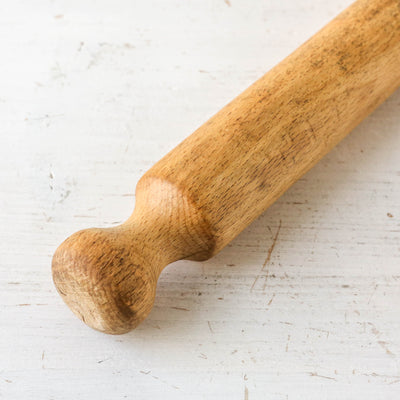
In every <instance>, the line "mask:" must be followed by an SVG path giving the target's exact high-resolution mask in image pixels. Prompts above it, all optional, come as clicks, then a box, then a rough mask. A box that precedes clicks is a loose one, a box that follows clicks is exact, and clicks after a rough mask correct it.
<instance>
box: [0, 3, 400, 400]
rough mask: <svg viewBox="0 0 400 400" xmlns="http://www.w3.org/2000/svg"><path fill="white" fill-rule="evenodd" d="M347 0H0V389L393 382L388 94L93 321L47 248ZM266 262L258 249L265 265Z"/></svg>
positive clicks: (380, 390) (114, 393)
mask: <svg viewBox="0 0 400 400" xmlns="http://www.w3.org/2000/svg"><path fill="white" fill-rule="evenodd" d="M349 3H350V1H347V0H330V1H329V2H326V1H323V0H302V1H296V0H282V1H279V2H277V1H273V0H253V1H251V2H250V1H246V0H229V1H228V0H225V1H224V0H218V1H217V0H198V1H196V0H186V1H181V0H147V1H138V0H133V1H132V0H114V1H108V0H98V1H94V0H93V1H91V0H84V1H82V0H52V1H50V0H37V1H31V0H23V1H21V0H14V1H12V2H5V1H2V2H1V3H0V48H1V62H0V88H1V90H0V130H1V135H0V187H1V192H0V193H1V194H0V243H1V244H0V324H1V325H0V399H7V400H8V399H12V400H14V399H16V400H19V399H21V400H22V399H24V400H25V399H46V400H47V399H68V400H70V399H124V398H126V399H232V400H236V399H250V400H253V399H273V400H275V399H276V400H281V399H282V400H286V399H319V400H320V399H374V400H376V399H385V400H387V399H398V398H399V395H400V334H399V332H400V157H399V149H400V112H399V110H400V93H397V94H395V95H394V96H392V98H390V99H389V100H388V101H387V102H386V103H385V104H384V105H383V106H382V107H381V108H380V109H379V110H378V111H376V112H375V113H374V114H373V115H372V116H371V117H369V118H368V119H367V120H366V121H365V122H363V123H362V124H361V125H360V126H359V127H358V128H357V129H356V131H355V132H354V133H353V134H352V135H351V136H350V137H348V138H347V139H346V140H345V141H344V142H342V144H340V145H339V146H338V147H337V148H336V149H335V150H334V151H333V152H332V153H331V154H330V155H328V156H327V157H326V158H325V159H324V160H323V161H322V162H320V163H319V164H318V165H317V166H316V168H314V169H313V170H312V171H311V172H310V173H309V174H307V175H306V176H305V177H304V178H303V179H301V181H299V182H298V183H297V184H296V185H295V186H294V187H293V188H292V189H290V190H289V192H287V193H286V194H285V195H284V196H283V197H282V198H281V199H280V200H279V201H278V202H277V203H276V204H275V205H273V206H272V207H271V208H270V209H269V210H268V211H267V212H266V213H265V214H264V215H262V216H261V217H260V218H259V219H258V220H257V221H256V222H255V223H254V224H253V225H252V226H250V227H249V228H248V229H247V230H246V231H245V232H243V233H242V234H241V235H240V236H239V237H238V238H237V239H236V240H235V241H234V242H233V243H232V244H231V245H229V246H228V247H227V248H226V249H225V250H223V251H222V252H221V253H220V254H219V255H218V256H216V257H215V258H213V259H212V260H209V261H207V262H204V263H195V262H188V261H182V262H178V263H176V264H174V265H171V266H169V267H168V268H167V269H166V270H165V271H164V272H163V274H162V276H161V278H160V282H159V287H158V293H157V298H156V304H155V307H154V310H153V312H152V313H151V315H150V317H149V318H148V319H147V320H146V321H145V322H144V323H143V324H142V325H141V326H140V327H139V328H138V329H137V330H136V331H134V332H132V333H130V334H127V335H124V336H119V337H118V336H114V337H113V336H107V335H104V334H101V333H98V332H95V331H93V330H91V329H89V328H87V327H86V326H85V325H84V324H83V323H81V322H80V321H79V320H78V319H77V318H75V316H73V315H72V313H71V312H70V311H69V310H68V309H67V308H66V306H65V305H64V303H63V302H62V300H61V299H60V298H59V296H58V295H57V293H56V290H55V288H54V287H53V284H52V281H51V273H50V262H51V256H52V253H53V252H54V250H55V248H56V247H57V245H58V244H59V243H60V242H61V241H62V240H63V239H64V238H66V237H67V236H68V235H69V234H71V233H73V232H74V231H76V230H78V229H81V228H85V227H90V226H112V225H114V224H117V223H119V222H121V221H123V220H124V219H125V218H126V217H127V216H128V215H129V214H130V212H131V210H132V209H133V203H134V196H133V194H132V193H133V191H134V187H135V183H136V182H137V180H138V179H139V177H140V176H141V175H142V174H143V172H144V171H145V170H147V169H148V168H149V167H150V166H151V165H152V164H153V163H154V162H156V161H157V160H158V159H159V158H160V157H161V156H162V155H164V154H165V153H166V152H167V151H168V150H170V149H171V148H172V147H174V146H175V145H176V144H177V143H179V142H180V141H181V140H182V139H183V138H184V137H186V136H187V135H188V134H190V133H191V132H192V131H193V130H194V129H195V128H196V127H198V126H199V125H200V124H201V123H202V122H204V121H205V120H206V119H207V118H208V117H209V116H211V115H212V114H213V113H214V112H216V111H217V110H218V109H219V108H220V107H222V106H223V105H224V104H225V103H227V102H228V101H229V100H231V99H232V98H233V97H234V96H235V95H237V94H238V93H240V92H241V91H242V90H243V89H245V88H246V87H247V86H248V85H249V84H250V83H252V82H253V81H254V80H255V79H256V78H258V77H260V76H261V75H262V74H263V73H264V72H265V71H267V70H268V69H269V68H270V67H272V66H273V65H274V64H276V63H277V62H278V61H279V60H280V59H282V58H283V57H284V56H286V55H287V54H288V53H290V52H291V51H292V50H294V49H295V48H296V47H297V46H298V45H300V44H301V43H302V42H303V41H304V40H306V39H307V38H308V37H309V36H310V35H311V34H313V33H314V32H316V31H317V30H318V29H319V28H320V27H322V26H323V25H324V24H325V23H326V22H328V21H329V20H330V19H331V18H332V17H333V16H334V15H336V14H337V13H338V12H339V11H341V10H342V9H344V8H345V7H346V6H347V5H348V4H349ZM263 265H264V267H263Z"/></svg>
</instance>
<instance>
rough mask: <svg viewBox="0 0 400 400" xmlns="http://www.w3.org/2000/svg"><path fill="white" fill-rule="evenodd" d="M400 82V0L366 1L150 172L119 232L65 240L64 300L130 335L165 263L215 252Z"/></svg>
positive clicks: (59, 281)
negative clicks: (131, 212)
mask: <svg viewBox="0 0 400 400" xmlns="http://www.w3.org/2000/svg"><path fill="white" fill-rule="evenodd" d="M399 85H400V1H399V0H367V1H366V0H359V1H357V2H356V3H354V4H353V5H352V6H350V7H349V8H348V9H347V10H345V11H344V12H343V13H341V14H340V15H339V16H338V17H337V18H335V19H334V20H333V21H332V22H330V23H329V24H328V25H327V26H326V27H325V28H324V29H322V30H321V31H320V32H318V33H317V34H316V35H315V36H313V37H312V38H311V39H310V40H308V41H307V42H306V43H305V44H304V45H302V46H301V47H300V48H299V49H298V50H296V51H295V52H294V53H293V54H291V55H290V56H289V57H287V58H286V59H285V60H283V61H282V62H281V63H280V64H278V65H277V66H276V67H275V68H273V69H272V70H271V71H270V72H268V73H267V74H266V75H264V76H263V77H262V78H261V79H259V80H258V81H257V82H256V83H254V84H253V85H252V86H251V87H249V88H248V89H247V90H245V91H244V92H243V93H242V94H241V95H239V96H238V97H237V98H236V99H235V100H233V101H232V102H231V103H229V104H228V105H227V106H226V107H224V108H223V109H222V110H221V111H220V112H219V113H217V114H216V115H215V116H214V117H212V118H211V119H210V120H209V121H208V122H206V123H205V124H204V125H203V126H201V127H200V128H199V129H198V130H197V131H196V132H194V133H193V134H192V135H191V136H189V137H188V138H187V139H186V140H184V141H183V142H182V143H181V144H180V145H178V146H177V147H176V148H175V149H174V150H172V151H171V152H170V153H169V154H167V155H166V156H165V157H164V158H163V159H162V160H160V161H159V162H158V163H157V164H155V165H154V166H153V167H152V168H151V169H150V170H149V171H148V172H147V173H146V174H145V175H144V176H143V177H142V178H141V179H140V181H139V183H138V185H137V188H136V205H135V210H134V212H133V214H132V216H131V217H130V218H129V219H128V220H127V221H126V222H125V223H124V224H122V225H120V226H118V227H115V228H110V229H88V230H84V231H80V232H77V233H75V234H74V235H72V236H71V237H70V238H68V239H67V240H66V241H65V242H64V243H62V244H61V246H60V247H59V248H58V249H57V251H56V253H55V255H54V258H53V266H52V268H53V278H54V282H55V284H56V287H57V289H58V291H59V293H60V294H61V296H62V297H63V299H64V300H65V302H66V303H67V304H68V305H69V306H70V308H71V309H72V311H74V313H75V314H77V315H78V316H79V317H80V318H81V319H82V320H83V321H84V322H86V323H87V324H88V325H90V326H91V327H93V328H95V329H98V330H100V331H104V332H107V333H114V334H119V333H124V332H127V331H129V330H131V329H133V328H134V327H135V326H137V325H138V324H139V323H140V322H141V321H142V320H143V319H144V318H145V317H146V316H147V315H148V313H149V312H150V310H151V308H152V305H153V302H154V297H155V292H156V284H157V279H158V277H159V275H160V273H161V271H162V269H163V268H164V267H165V266H166V265H168V264H169V263H171V262H173V261H175V260H179V259H191V260H205V259H207V258H209V257H211V256H212V255H214V254H216V253H217V252H218V251H219V250H221V249H222V248H223V247H224V246H225V245H226V244H228V243H229V242H230V241H231V240H232V239H233V238H234V237H235V236H236V235H238V234H239V233H240V232H241V231H242V230H243V229H244V228H245V227H246V226H247V225H249V224H250V223H251V222H252V221H253V220H254V219H255V218H256V217H257V216H258V215H260V213H262V212H263V211H264V210H265V209H266V208H267V207H268V206H269V205H271V204H272V203H273V202H274V201H275V200H276V199H277V198H278V197H279V196H281V195H282V193H283V192H284V191H285V190H286V189H288V187H289V186H290V185H292V184H293V183H294V182H295V181H296V180H297V179H298V178H299V177H301V176H302V175H303V174H304V173H305V172H306V171H308V170H309V169H310V168H311V167H312V166H313V165H314V164H315V163H316V162H317V161H318V160H319V159H320V158H321V157H323V156H324V155H325V154H326V153H327V152H328V151H329V150H330V149H331V148H332V147H333V146H335V145H336V144H337V143H338V142H339V141H340V140H341V139H342V138H343V137H345V136H346V135H347V134H348V133H349V132H350V131H351V130H352V129H353V128H354V127H355V126H356V125H357V124H358V123H359V122H360V121H361V120H362V119H363V118H365V117H366V116H367V115H368V114H369V113H370V112H372V111H373V110H374V109H375V108H376V107H377V106H378V105H379V104H380V103H382V102H383V101H384V100H385V99H386V98H387V97H388V96H389V95H390V94H391V93H392V92H393V91H394V90H395V89H396V88H397V87H398V86H399Z"/></svg>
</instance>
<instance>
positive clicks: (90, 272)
mask: <svg viewBox="0 0 400 400" xmlns="http://www.w3.org/2000/svg"><path fill="white" fill-rule="evenodd" d="M139 246H140V244H139V243H138V244H137V245H136V244H135V240H132V233H131V232H129V228H124V227H123V226H120V227H117V228H109V229H86V230H83V231H79V232H77V233H75V234H73V235H72V236H70V237H69V238H68V239H67V240H65V241H64V242H63V243H62V244H61V245H60V246H59V247H58V249H57V251H56V253H55V254H54V257H53V262H52V273H53V280H54V283H55V285H56V288H57V290H58V292H59V293H60V295H61V297H62V298H63V300H64V301H65V303H66V304H67V305H68V306H69V307H70V308H71V310H72V311H73V312H74V313H75V314H76V315H77V316H78V317H79V318H80V319H82V320H83V321H84V322H85V323H86V324H87V325H89V326H90V327H92V328H94V329H96V330H98V331H101V332H105V333H110V334H122V333H126V332H129V331H130V330H132V329H133V328H135V327H136V326H137V325H138V324H139V323H140V322H141V321H143V320H144V319H145V318H146V316H147V315H148V314H149V313H150V310H151V308H152V306H153V303H154V298H155V293H156V285H157V279H158V275H159V273H160V272H161V269H162V267H164V265H162V266H160V265H159V264H160V260H159V259H157V257H154V258H153V259H151V258H150V259H149V258H148V257H149V256H151V254H149V252H147V251H146V248H144V247H143V244H142V245H141V248H140V247H139ZM146 258H147V259H146Z"/></svg>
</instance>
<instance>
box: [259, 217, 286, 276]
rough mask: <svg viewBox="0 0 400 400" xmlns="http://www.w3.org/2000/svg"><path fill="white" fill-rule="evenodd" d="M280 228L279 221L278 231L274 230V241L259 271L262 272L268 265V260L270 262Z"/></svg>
mask: <svg viewBox="0 0 400 400" xmlns="http://www.w3.org/2000/svg"><path fill="white" fill-rule="evenodd" d="M281 226H282V221H281V220H279V226H278V229H277V230H276V234H275V236H274V239H273V240H272V244H271V247H270V248H269V249H268V253H267V257H266V259H265V261H264V263H263V265H262V268H261V271H264V270H265V267H266V266H267V265H268V263H269V262H270V260H271V256H272V252H273V251H274V248H275V245H276V242H277V240H278V236H279V232H280V230H281ZM266 277H268V272H267V273H266Z"/></svg>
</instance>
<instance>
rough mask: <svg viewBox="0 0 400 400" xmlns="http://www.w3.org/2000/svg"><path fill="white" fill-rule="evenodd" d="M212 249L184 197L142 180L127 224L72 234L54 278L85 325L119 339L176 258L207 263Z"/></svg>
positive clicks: (143, 313) (57, 257) (144, 311)
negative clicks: (166, 267) (163, 272)
mask: <svg viewBox="0 0 400 400" xmlns="http://www.w3.org/2000/svg"><path fill="white" fill-rule="evenodd" d="M212 251H213V238H212V235H211V234H210V232H209V228H208V225H207V223H206V222H205V221H204V220H203V218H202V216H201V213H199V212H198V210H197V209H196V208H195V207H194V204H193V203H192V201H191V200H190V199H189V198H188V197H187V195H185V194H184V193H182V192H181V191H180V190H179V189H177V188H176V187H175V186H174V185H172V184H171V183H169V182H167V181H163V180H161V179H154V178H152V177H147V176H146V175H145V176H144V177H143V178H142V179H141V180H140V182H139V183H138V186H137V189H136V205H135V210H134V212H133V214H132V216H131V217H130V218H129V219H128V220H127V221H126V222H125V223H124V224H122V225H119V226H116V227H112V228H105V229H98V228H92V229H85V230H82V231H79V232H76V233H74V234H73V235H72V236H70V237H69V238H68V239H66V240H65V241H64V242H63V243H62V244H61V245H60V246H59V247H58V249H57V251H56V252H55V254H54V257H53V262H52V272H53V280H54V283H55V285H56V287H57V290H58V292H59V293H60V295H61V297H62V298H63V300H64V301H65V303H66V304H67V305H68V306H69V307H70V308H71V310H72V311H73V312H74V313H75V314H76V315H77V316H78V317H79V318H80V319H82V320H83V321H84V322H85V323H86V324H87V325H89V326H90V327H92V328H94V329H96V330H99V331H102V332H107V333H112V334H121V333H125V332H128V331H130V330H132V329H133V328H135V327H136V326H137V325H138V324H139V323H140V322H142V321H143V320H144V319H145V318H146V317H147V315H148V314H149V313H150V310H151V308H152V306H153V303H154V298H155V293H156V286H157V280H158V277H159V275H160V273H161V271H162V270H163V268H164V267H165V266H167V265H168V264H170V263H171V262H173V261H176V260H179V259H190V260H204V259H207V258H209V257H210V256H211V254H212Z"/></svg>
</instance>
